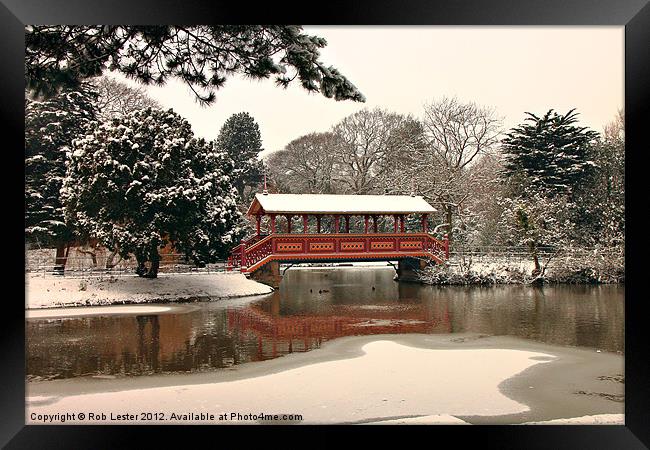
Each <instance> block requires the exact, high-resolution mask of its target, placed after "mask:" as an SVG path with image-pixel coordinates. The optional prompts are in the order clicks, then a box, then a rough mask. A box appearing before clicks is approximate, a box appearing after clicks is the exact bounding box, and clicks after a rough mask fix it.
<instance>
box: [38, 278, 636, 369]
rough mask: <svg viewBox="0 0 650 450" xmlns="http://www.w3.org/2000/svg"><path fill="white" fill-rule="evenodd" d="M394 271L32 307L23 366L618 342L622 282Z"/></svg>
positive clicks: (148, 364)
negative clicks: (480, 343) (247, 291)
mask: <svg viewBox="0 0 650 450" xmlns="http://www.w3.org/2000/svg"><path fill="white" fill-rule="evenodd" d="M393 275H394V271H393V269H391V268H340V269H312V270H304V269H296V268H291V269H289V270H288V271H287V272H286V274H285V279H284V280H283V282H282V285H281V288H280V290H279V291H276V292H274V293H273V294H269V295H266V296H263V297H257V298H255V299H253V300H251V299H246V300H244V299H242V300H237V301H224V302H213V303H192V304H184V305H178V306H176V305H174V306H171V305H169V304H167V305H162V306H161V307H160V308H158V307H157V306H156V308H157V309H156V308H154V307H153V306H152V307H150V308H151V309H146V308H144V309H143V308H142V307H140V310H138V309H137V308H138V307H133V308H134V309H129V307H116V308H119V310H118V309H115V310H111V308H114V307H105V308H99V310H98V311H94V312H93V311H92V310H91V309H88V310H87V313H89V314H90V313H92V314H94V315H84V316H71V317H51V316H48V315H47V313H40V314H41V316H40V317H38V316H35V315H32V317H28V319H27V329H26V332H27V377H28V379H29V380H34V381H35V380H51V379H60V378H74V377H84V376H85V377H87V376H95V377H100V378H104V377H110V378H112V377H114V376H117V377H120V376H124V375H147V374H154V373H184V372H208V371H214V370H218V369H223V368H231V367H233V366H236V365H239V364H242V363H246V362H251V361H261V360H268V359H274V358H277V357H279V356H282V355H285V354H287V353H294V352H303V351H307V350H312V349H316V348H319V347H320V346H321V344H322V343H323V342H324V341H327V340H332V339H335V338H338V337H343V336H358V335H380V334H413V333H418V334H459V336H460V335H461V334H466V333H476V334H479V335H490V336H493V335H506V336H514V337H519V338H524V339H528V340H531V341H535V342H541V343H546V344H552V345H561V346H571V347H585V348H589V349H597V350H601V351H603V352H613V353H623V349H624V346H623V338H624V287H623V286H616V285H605V286H566V285H562V286H546V287H544V288H543V289H539V288H533V287H529V286H497V287H433V286H422V285H418V284H407V283H397V282H395V281H393ZM76 309H78V310H82V309H84V310H85V309H86V308H76ZM459 339H463V338H462V337H459Z"/></svg>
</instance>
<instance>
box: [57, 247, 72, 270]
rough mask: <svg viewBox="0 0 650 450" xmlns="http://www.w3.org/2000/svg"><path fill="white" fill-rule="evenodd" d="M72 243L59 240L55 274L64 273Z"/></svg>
mask: <svg viewBox="0 0 650 450" xmlns="http://www.w3.org/2000/svg"><path fill="white" fill-rule="evenodd" d="M69 251H70V245H69V244H66V243H65V242H59V244H58V245H57V246H56V260H55V262H54V274H55V275H63V272H64V271H65V264H66V262H67V261H68V252H69Z"/></svg>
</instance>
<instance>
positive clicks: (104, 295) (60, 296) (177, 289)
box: [25, 273, 273, 309]
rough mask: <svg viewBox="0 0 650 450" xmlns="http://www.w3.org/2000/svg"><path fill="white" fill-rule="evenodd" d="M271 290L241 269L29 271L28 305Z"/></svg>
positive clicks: (137, 300) (88, 303)
mask: <svg viewBox="0 0 650 450" xmlns="http://www.w3.org/2000/svg"><path fill="white" fill-rule="evenodd" d="M270 292H273V289H272V288H271V287H269V286H266V285H264V284H261V283H257V282H256V281H253V280H249V279H248V278H246V277H245V276H244V275H242V274H240V273H212V274H207V273H206V274H203V273H202V274H160V275H159V276H158V278H156V279H153V280H152V279H147V278H141V277H138V276H136V275H134V276H120V277H106V278H94V277H88V278H66V277H60V276H56V275H43V274H27V275H26V277H25V293H26V299H25V308H27V309H33V308H54V307H63V306H97V305H110V304H122V303H153V302H167V301H177V300H183V299H188V298H193V297H209V298H212V299H217V298H229V297H243V296H248V295H261V294H268V293H270Z"/></svg>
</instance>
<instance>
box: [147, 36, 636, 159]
mask: <svg viewBox="0 0 650 450" xmlns="http://www.w3.org/2000/svg"><path fill="white" fill-rule="evenodd" d="M304 28H305V31H306V32H307V33H309V34H315V35H318V36H321V37H324V38H325V39H326V40H327V42H328V45H327V47H325V48H324V49H322V51H321V55H322V57H321V60H322V61H323V62H324V63H325V64H327V65H333V66H335V67H336V68H338V69H339V70H340V71H341V72H342V73H343V74H344V75H345V76H346V77H347V78H348V79H349V80H350V81H351V82H352V83H353V84H355V85H356V86H357V87H358V88H359V90H360V91H361V92H362V93H363V94H364V95H365V96H366V99H367V101H366V103H356V102H351V101H345V102H337V101H335V100H332V99H327V98H325V97H323V96H322V95H320V94H310V93H308V92H307V91H305V90H303V89H302V88H301V87H300V86H299V85H298V84H295V85H293V86H291V87H290V88H288V89H286V90H284V89H282V88H279V87H277V86H276V85H275V84H274V82H273V80H271V79H269V80H263V81H249V80H245V79H243V78H238V77H233V78H230V79H229V80H228V81H227V82H226V85H225V87H223V88H222V89H220V90H219V91H217V93H216V95H217V100H216V102H215V103H214V104H213V105H211V106H208V107H202V106H200V105H198V104H197V103H196V101H195V100H194V97H193V94H192V93H191V92H190V91H189V88H187V87H186V86H185V85H184V84H182V83H180V82H176V81H170V82H169V83H167V84H166V85H165V86H163V87H147V90H148V92H149V95H150V96H151V97H153V98H154V99H156V100H157V101H158V102H160V103H161V104H162V105H163V106H164V107H165V108H167V107H169V108H173V109H174V110H175V111H176V112H178V113H179V114H181V115H182V116H184V117H185V118H187V119H188V120H189V121H190V123H191V124H192V128H193V129H194V132H195V133H196V134H197V135H199V136H203V137H205V138H208V139H215V138H216V137H217V135H218V134H219V129H220V128H221V126H222V125H223V123H224V122H225V121H226V119H227V118H228V117H230V116H231V115H232V114H235V113H238V112H242V111H247V112H249V113H250V114H251V115H252V116H253V117H254V118H255V120H256V121H257V123H258V124H259V126H260V130H261V133H262V140H263V145H264V149H265V153H266V152H268V151H274V150H279V149H281V148H282V147H284V146H285V145H286V144H287V143H289V142H290V141H291V140H293V139H295V138H298V137H300V136H302V135H304V134H307V133H310V132H312V131H325V130H327V129H329V128H330V127H331V126H332V125H334V124H335V123H336V122H338V121H339V120H341V119H343V118H344V117H346V116H347V115H349V114H352V113H354V112H356V111H358V110H360V109H363V108H374V107H376V106H380V107H382V108H386V109H388V110H391V111H395V112H399V113H410V114H413V115H414V116H417V117H421V115H422V106H423V105H424V104H425V103H427V102H430V101H431V100H433V99H436V98H440V97H442V96H456V97H458V98H459V99H460V100H463V101H473V102H476V103H478V104H480V105H484V106H490V107H493V108H494V109H495V110H496V111H497V113H498V114H499V115H500V116H501V117H503V119H504V120H503V122H504V125H505V126H506V127H507V128H509V127H512V126H514V125H517V124H518V123H520V122H521V121H522V120H523V119H524V112H525V111H530V112H533V113H539V114H543V113H544V112H546V111H547V110H548V109H550V108H553V109H555V110H558V111H559V112H561V113H564V112H566V111H568V110H569V109H571V108H577V111H578V112H579V113H580V116H579V120H580V123H581V124H582V125H585V126H589V127H591V128H594V129H595V130H597V131H601V130H602V128H603V126H604V125H605V124H606V123H608V122H610V121H611V120H612V119H613V118H614V116H615V115H616V112H617V111H618V110H619V109H622V108H623V103H624V85H623V79H624V59H623V58H624V56H623V55H624V40H623V38H624V28H623V27H456V26H443V27H433V26H421V27H411V26H393V27H368V26H355V27H348V26H331V27H311V26H306V27H304Z"/></svg>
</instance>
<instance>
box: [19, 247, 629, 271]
mask: <svg viewBox="0 0 650 450" xmlns="http://www.w3.org/2000/svg"><path fill="white" fill-rule="evenodd" d="M537 254H538V257H539V259H540V262H541V263H542V264H544V262H545V261H546V260H548V259H552V260H553V261H554V264H560V263H562V264H564V265H568V264H569V263H570V261H571V260H576V261H580V260H582V261H584V260H588V259H589V260H603V261H604V260H609V261H612V262H614V261H619V262H620V263H621V264H622V262H623V260H624V253H623V249H622V248H618V247H616V248H604V247H592V248H570V249H562V250H560V251H558V249H554V248H551V247H540V248H538V249H537ZM530 261H531V254H530V251H529V249H528V248H526V247H506V246H484V247H473V248H471V249H456V250H452V251H451V252H450V258H449V264H450V265H468V264H470V265H471V264H474V263H484V262H490V263H501V264H519V263H526V262H530ZM25 263H26V264H25V266H26V267H25V270H26V272H28V273H42V274H56V275H64V276H69V277H76V276H84V277H86V276H98V277H101V276H106V275H114V276H124V275H134V274H135V269H136V267H137V262H136V260H135V257H131V258H129V259H123V258H120V257H119V256H118V255H111V253H110V252H108V251H103V250H98V251H87V250H84V249H79V248H76V249H71V251H70V253H69V255H68V257H67V258H66V262H65V270H63V271H62V270H61V268H60V267H57V261H56V251H55V250H54V249H30V250H27V251H26V255H25ZM233 270H235V271H236V270H238V269H237V268H234V267H232V266H229V265H228V262H227V261H226V260H221V261H217V262H215V263H211V264H205V265H201V266H197V265H196V264H195V263H193V262H192V261H188V260H187V259H186V258H185V256H184V255H181V254H163V255H161V260H160V268H159V273H185V274H192V273H196V274H201V273H224V272H231V271H233Z"/></svg>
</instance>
